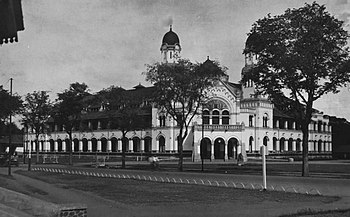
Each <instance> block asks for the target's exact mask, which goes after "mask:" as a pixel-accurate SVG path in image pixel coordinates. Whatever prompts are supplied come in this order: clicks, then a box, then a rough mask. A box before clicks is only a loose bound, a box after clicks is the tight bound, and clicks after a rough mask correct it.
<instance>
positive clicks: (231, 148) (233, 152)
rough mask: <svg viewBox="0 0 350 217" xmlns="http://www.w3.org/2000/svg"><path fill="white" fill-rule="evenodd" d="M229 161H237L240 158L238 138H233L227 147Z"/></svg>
mask: <svg viewBox="0 0 350 217" xmlns="http://www.w3.org/2000/svg"><path fill="white" fill-rule="evenodd" d="M227 148H228V150H227V154H228V159H237V156H238V140H237V139H236V138H231V139H229V140H228V146H227Z"/></svg>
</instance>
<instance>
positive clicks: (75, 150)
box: [73, 138, 79, 152]
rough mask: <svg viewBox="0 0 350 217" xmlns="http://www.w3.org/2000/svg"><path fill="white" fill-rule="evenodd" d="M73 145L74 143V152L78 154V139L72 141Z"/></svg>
mask: <svg viewBox="0 0 350 217" xmlns="http://www.w3.org/2000/svg"><path fill="white" fill-rule="evenodd" d="M73 143H74V152H78V151H79V139H77V138H75V139H73Z"/></svg>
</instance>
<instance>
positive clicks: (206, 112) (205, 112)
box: [202, 110, 210, 124]
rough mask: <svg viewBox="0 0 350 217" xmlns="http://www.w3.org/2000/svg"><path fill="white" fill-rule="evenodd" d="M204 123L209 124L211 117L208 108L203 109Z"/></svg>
mask: <svg viewBox="0 0 350 217" xmlns="http://www.w3.org/2000/svg"><path fill="white" fill-rule="evenodd" d="M202 118H203V124H209V118H210V115H209V111H208V110H204V111H203V117H202Z"/></svg>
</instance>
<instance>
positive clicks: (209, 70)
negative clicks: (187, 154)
mask: <svg viewBox="0 0 350 217" xmlns="http://www.w3.org/2000/svg"><path fill="white" fill-rule="evenodd" d="M225 70H226V68H225V67H220V66H219V64H218V63H217V62H213V61H210V60H209V59H208V60H207V61H205V62H204V63H192V62H190V61H189V60H185V59H179V60H178V62H177V63H171V64H167V63H155V64H152V65H147V71H146V72H145V73H144V74H146V80H147V81H149V82H151V83H152V84H154V86H155V88H156V90H155V91H154V93H155V94H154V101H155V102H156V103H157V105H158V106H159V107H160V108H164V109H165V110H166V111H167V113H168V114H169V115H170V116H171V117H172V118H173V119H174V120H175V121H176V122H177V124H178V126H179V135H178V153H179V164H178V169H179V170H180V171H182V170H183V142H184V140H185V139H186V137H187V135H188V133H189V126H190V124H191V121H192V119H193V117H194V116H195V115H196V114H197V112H198V108H199V107H200V106H201V104H202V103H203V101H204V99H205V97H206V90H207V89H208V88H209V87H211V86H213V85H214V83H215V81H217V80H218V79H220V78H221V77H222V76H225Z"/></svg>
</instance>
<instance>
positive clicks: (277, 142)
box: [276, 139, 281, 151]
mask: <svg viewBox="0 0 350 217" xmlns="http://www.w3.org/2000/svg"><path fill="white" fill-rule="evenodd" d="M276 151H281V150H280V140H279V139H276Z"/></svg>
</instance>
